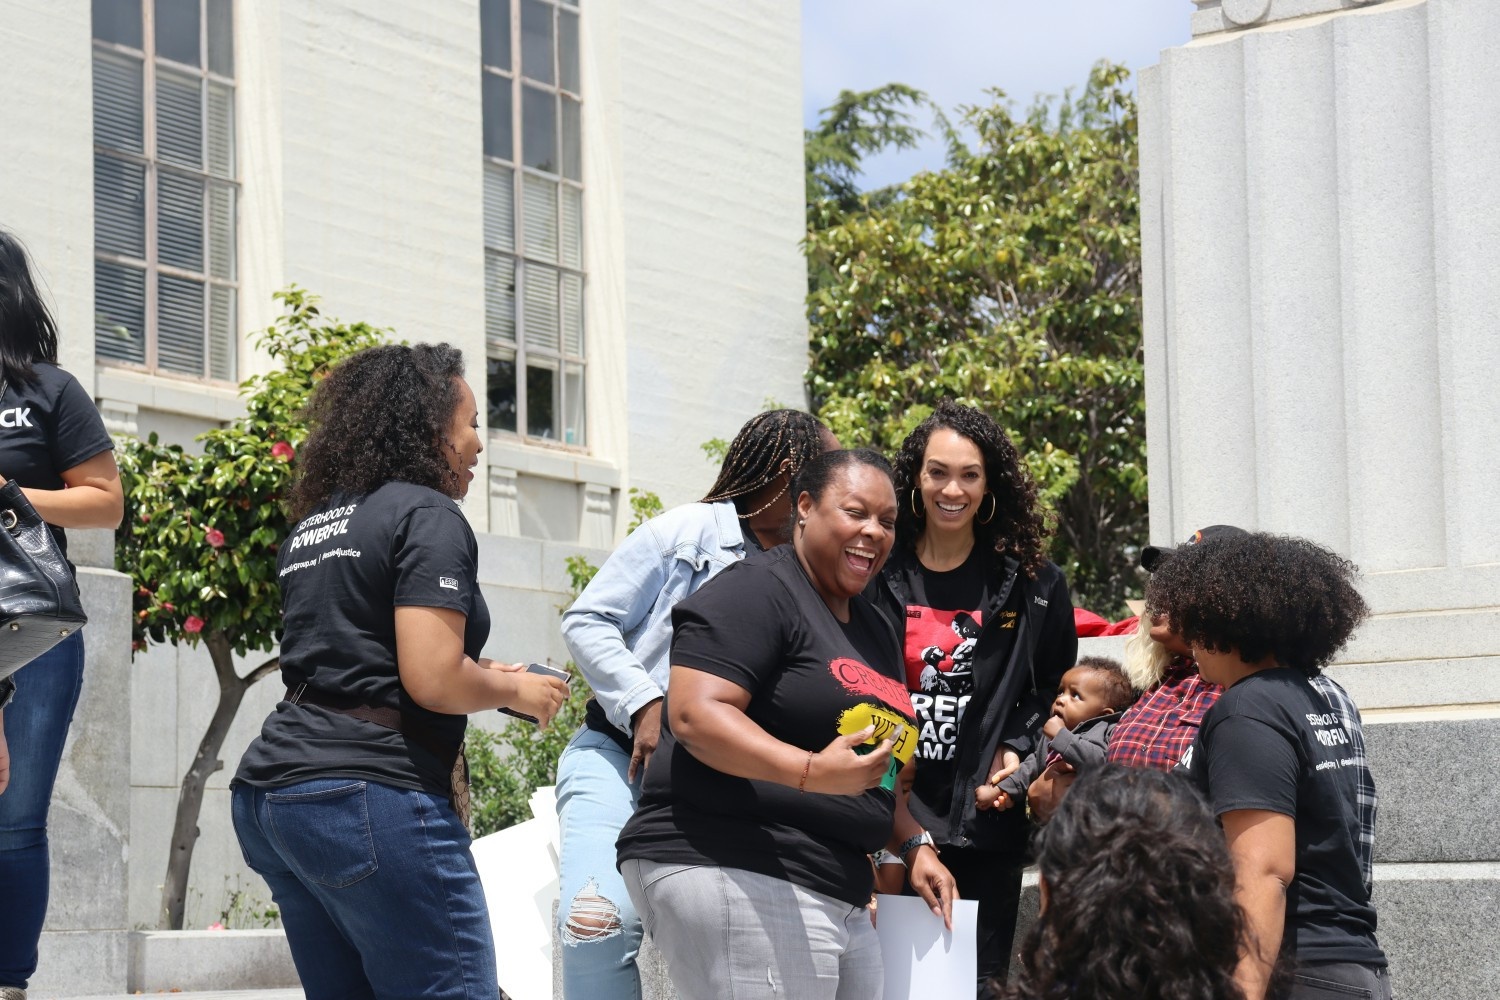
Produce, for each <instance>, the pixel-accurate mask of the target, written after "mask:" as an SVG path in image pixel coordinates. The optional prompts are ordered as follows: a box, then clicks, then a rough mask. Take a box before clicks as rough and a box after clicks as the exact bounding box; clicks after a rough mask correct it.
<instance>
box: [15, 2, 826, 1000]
mask: <svg viewBox="0 0 1500 1000" xmlns="http://www.w3.org/2000/svg"><path fill="white" fill-rule="evenodd" d="M799 30H800V29H799V9H798V4H797V3H796V2H795V0H742V2H736V3H728V2H720V0H709V2H702V3H693V4H680V3H669V2H666V0H629V2H625V0H577V2H572V0H422V2H421V3H409V2H401V0H92V3H90V2H87V0H45V2H43V0H0V93H4V94H5V95H6V100H4V101H3V102H0V135H4V136H5V140H4V144H5V150H6V155H5V156H3V157H0V226H3V227H5V228H7V229H9V230H11V231H13V232H15V233H16V234H17V235H19V236H20V237H21V238H22V240H23V241H25V242H26V244H27V245H28V247H29V249H30V251H31V253H32V256H33V260H34V262H35V265H36V267H37V268H38V270H39V271H40V273H41V276H42V278H43V280H44V282H45V286H46V288H47V289H48V292H49V294H50V297H51V300H52V304H53V306H54V309H55V314H56V318H57V320H58V323H59V328H60V330H61V353H62V357H61V359H60V360H61V361H62V364H63V366H64V367H65V368H67V369H68V370H69V371H71V372H73V373H74V374H75V375H76V376H77V377H78V378H79V380H80V381H81V382H82V383H83V384H84V385H85V387H87V388H90V389H91V390H92V392H93V394H94V396H95V398H96V399H97V401H98V403H99V406H100V409H101V412H102V413H103V414H104V417H105V419H106V422H107V424H108V425H109V426H110V428H111V430H112V431H113V432H115V433H120V434H146V433H149V432H152V431H155V432H157V433H159V434H160V435H161V436H162V437H163V438H165V439H167V440H169V441H178V442H181V443H184V444H187V443H188V442H189V441H190V440H191V439H192V437H193V436H194V435H195V434H197V433H199V432H201V431H203V430H206V429H207V428H209V427H211V426H215V425H216V424H220V423H222V422H224V421H226V420H229V419H232V418H233V417H234V416H235V415H236V414H237V413H238V412H240V404H239V401H238V397H237V393H236V384H237V382H238V381H239V380H240V379H242V378H244V377H245V376H246V375H248V374H250V373H253V372H256V371H260V370H263V369H264V368H265V367H266V365H267V364H268V360H267V359H266V358H265V357H264V356H262V355H260V354H258V353H257V352H256V350H255V347H254V333H255V332H256V331H258V330H260V329H263V328H265V327H266V326H268V325H270V323H271V322H272V321H273V319H274V318H275V316H276V314H277V305H276V303H275V302H274V301H273V299H272V293H273V292H275V291H276V290H278V289H281V288H285V287H287V286H288V285H291V284H296V285H299V286H301V287H303V288H305V289H307V290H309V291H311V292H313V293H315V294H317V295H319V296H321V297H322V300H323V308H324V312H325V313H326V314H328V315H331V316H336V317H338V318H341V319H344V320H348V321H355V320H362V321H365V322H369V323H371V324H374V325H377V326H381V327H388V328H390V329H391V330H392V331H393V334H394V336H396V337H399V338H401V339H404V340H408V341H412V342H421V341H438V340H443V341H447V342H449V343H452V344H454V345H455V346H458V347H459V348H461V349H462V350H463V351H464V353H465V356H466V358H467V359H468V376H469V380H470V382H471V384H472V385H473V386H474V388H475V390H476V393H477V394H479V395H480V396H481V397H482V398H483V399H484V400H486V403H487V405H482V406H481V410H482V414H481V419H482V420H483V421H484V423H485V430H486V432H487V436H486V447H485V452H484V453H483V455H481V457H480V461H481V463H482V467H481V468H480V469H478V470H476V481H475V482H476V489H475V491H474V492H472V493H471V494H470V498H469V500H468V502H467V507H466V512H467V514H468V515H469V517H470V519H471V520H472V522H473V523H474V526H475V528H476V530H477V531H478V532H479V533H480V545H481V567H480V568H481V577H482V582H483V583H484V586H485V592H486V595H487V597H488V599H489V602H490V607H491V610H492V612H493V613H494V617H495V627H494V629H493V632H492V637H491V641H490V645H489V648H488V649H487V653H489V654H491V655H494V656H497V657H508V658H510V659H519V658H522V657H526V658H531V659H546V658H551V659H554V660H561V659H563V658H565V656H566V651H565V649H564V648H563V646H562V644H561V640H560V637H559V636H558V634H557V628H556V621H557V613H556V608H555V605H556V604H557V603H558V601H560V600H561V599H562V595H563V594H564V593H565V591H566V589H567V585H566V582H565V575H564V569H563V560H564V558H565V557H566V556H567V555H569V554H572V553H575V552H579V551H585V552H590V553H592V554H593V556H594V558H595V559H596V560H597V558H599V557H600V556H601V555H602V551H603V550H605V549H608V548H609V547H610V546H611V545H612V544H613V543H614V541H615V540H616V539H617V538H618V537H619V535H620V534H621V532H622V531H623V529H624V525H625V524H626V523H627V522H628V520H629V509H628V490H629V489H630V488H631V487H637V488H640V489H644V490H651V491H654V492H656V493H658V494H659V495H660V496H661V498H662V499H663V500H664V501H665V502H667V503H668V504H669V505H670V504H674V503H681V502H685V501H689V500H693V499H696V498H697V497H698V496H699V495H701V493H702V492H703V490H705V489H706V488H707V486H708V483H709V482H710V480H711V479H712V475H713V472H714V470H713V468H712V467H711V465H710V464H709V462H708V461H707V460H706V459H705V457H704V454H703V452H702V451H701V449H700V448H699V445H700V444H701V443H702V442H704V441H706V440H708V439H710V438H715V437H723V438H727V437H730V436H732V434H733V433H734V431H735V430H736V429H737V428H738V427H739V425H740V424H741V423H742V422H743V421H744V420H745V419H747V418H748V417H749V416H750V415H751V414H752V413H754V412H755V411H757V410H758V409H760V408H761V406H762V405H763V403H764V401H765V400H766V399H768V398H771V399H776V400H780V401H782V403H784V404H786V405H798V404H799V403H800V402H801V400H802V399H803V398H804V397H803V388H802V373H803V370H804V368H805V365H806V350H807V346H806V345H807V340H806V326H805V320H804V315H803V304H802V299H803V296H804V294H805V289H806V272H805V267H804V264H803V259H802V256H801V252H800V249H799V247H798V242H799V240H800V239H801V237H802V234H803V231H804V215H803V160H802V128H801V71H800V38H799ZM481 484H487V486H488V489H487V490H479V489H478V488H477V487H478V486H479V485H481ZM76 550H77V557H78V560H79V563H80V579H81V582H82V586H83V588H84V590H85V595H86V598H87V599H88V600H89V601H90V603H91V609H92V617H93V623H92V624H91V626H90V635H89V640H90V651H89V657H90V670H89V674H88V679H87V682H86V686H85V693H84V701H83V703H82V705H81V706H80V710H79V718H78V722H77V723H76V724H75V732H74V737H73V741H72V744H71V745H70V750H69V757H68V760H67V761H66V762H65V766H64V774H63V777H62V779H61V780H60V782H59V792H58V796H59V797H58V803H59V805H58V806H57V807H55V809H54V817H53V832H54V854H55V857H56V859H57V860H56V861H55V865H54V866H55V867H57V868H59V869H61V870H62V871H61V873H60V875H59V879H58V882H57V885H56V888H55V894H54V904H53V909H52V913H51V917H50V919H49V926H48V931H47V935H46V939H45V941H44V946H43V967H42V970H41V972H40V973H39V975H38V978H37V980H36V982H35V985H36V986H37V988H38V990H40V991H46V992H50V993H53V994H63V995H66V994H67V993H69V992H104V991H106V990H110V989H117V988H119V987H121V986H123V985H124V980H125V968H126V966H127V965H128V946H127V935H126V932H127V931H128V930H129V929H130V928H134V927H141V926H152V925H154V924H155V922H156V906H157V902H158V899H157V897H158V894H159V889H158V887H159V885H160V882H161V877H162V874H163V872H164V871H165V866H166V849H167V837H168V832H169V830H170V823H171V816H172V812H173V809H174V808H175V803H176V796H177V786H178V783H179V782H180V781H181V778H182V775H183V773H184V771H185V769H186V767H187V764H188V762H189V760H190V759H191V758H192V756H193V754H194V753H195V752H196V749H197V746H196V744H197V740H198V738H199V736H200V735H201V732H202V728H203V726H204V725H205V724H206V721H207V718H208V714H209V712H210V711H211V706H212V702H213V698H214V697H215V690H214V685H213V682H212V674H211V671H210V670H209V668H208V664H207V660H206V655H200V654H199V653H198V652H195V651H193V650H189V649H183V650H181V651H177V650H173V649H171V648H161V649H153V650H151V651H149V652H148V653H146V654H143V655H142V656H140V657H138V658H137V659H136V660H135V662H134V663H133V664H132V663H131V661H130V656H129V651H128V642H129V640H128V621H127V620H126V617H125V616H126V615H127V614H128V608H129V594H128V588H127V587H126V585H125V583H124V577H122V576H120V575H119V574H116V573H114V572H113V571H112V568H111V567H112V562H111V557H110V553H109V547H108V539H107V538H106V537H103V536H102V534H101V535H100V536H99V537H95V538H92V539H90V538H87V537H80V538H79V540H78V543H77V545H76ZM249 665H253V664H247V666H249ZM279 693H280V692H279V688H276V686H275V684H274V680H273V681H271V682H268V683H266V684H265V685H262V689H261V690H259V691H257V692H253V693H252V695H251V697H250V698H249V699H247V702H246V704H245V706H244V708H243V709H242V712H241V717H240V719H239V721H238V723H237V725H236V727H235V729H234V731H233V733H232V734H231V737H230V740H229V742H228V744H227V745H226V747H225V749H224V752H223V754H222V757H223V759H224V761H225V764H226V768H225V770H224V771H221V772H220V773H219V774H218V775H216V776H215V779H214V780H213V781H212V782H211V784H210V792H209V795H208V797H207V799H206V801H205V804H204V810H203V820H202V824H201V827H202V831H203V836H202V838H201V840H200V842H199V846H198V849H197V854H196V857H195V862H194V871H195V877H194V891H193V893H192V894H191V898H190V902H189V911H188V925H189V926H200V927H201V926H205V925H206V924H207V923H209V922H211V921H212V920H214V919H216V918H217V916H218V914H219V913H220V911H221V910H222V908H223V907H224V906H225V905H227V900H228V898H229V895H230V893H231V892H232V891H233V890H234V889H235V888H240V889H246V890H250V891H252V892H253V893H254V892H258V893H260V894H261V895H262V896H263V897H265V896H268V893H266V892H265V890H264V887H263V886H260V885H259V883H258V880H256V879H254V877H253V876H251V875H249V874H248V872H246V870H245V869H244V868H243V866H242V865H241V863H240V861H239V858H238V849H237V847H236V846H235V845H234V843H233V837H232V834H231V833H230V831H229V829H228V807H227V775H228V774H229V773H231V772H232V771H233V767H234V763H235V761H236V760H237V759H238V756H239V753H240V751H241V749H242V748H243V746H244V745H245V743H246V742H248V740H249V739H250V738H251V737H252V735H253V733H254V732H255V731H256V729H257V728H258V725H259V720H260V719H261V718H262V717H263V715H264V713H265V711H266V710H267V708H268V707H269V705H271V704H273V703H274V702H275V700H276V699H277V697H279ZM125 706H130V710H129V711H126V710H125ZM127 775H128V780H126V776H127ZM127 889H128V891H127Z"/></svg>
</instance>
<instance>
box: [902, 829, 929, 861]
mask: <svg viewBox="0 0 1500 1000" xmlns="http://www.w3.org/2000/svg"><path fill="white" fill-rule="evenodd" d="M923 844H926V845H927V846H928V847H930V848H932V849H933V850H934V851H935V850H937V844H936V843H934V842H933V839H932V834H931V833H930V832H929V831H927V830H923V831H922V832H921V833H919V834H917V835H916V836H913V837H907V838H906V839H905V840H903V841H901V849H900V851H899V852H898V853H899V854H900V855H901V860H902V861H905V860H906V856H907V855H908V854H910V853H911V852H912V851H915V850H916V849H917V848H919V847H921V846H922V845H923Z"/></svg>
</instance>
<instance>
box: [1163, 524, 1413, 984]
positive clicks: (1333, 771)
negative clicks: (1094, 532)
mask: <svg viewBox="0 0 1500 1000" xmlns="http://www.w3.org/2000/svg"><path fill="white" fill-rule="evenodd" d="M1355 572H1356V570H1355V567H1354V565H1353V564H1352V563H1350V562H1348V561H1347V560H1345V559H1342V558H1340V557H1339V556H1337V555H1335V554H1334V553H1333V552H1330V551H1329V550H1328V549H1325V548H1323V547H1322V546H1319V545H1316V544H1314V543H1313V542H1310V541H1307V540H1306V539H1301V538H1290V537H1286V536H1281V535H1271V534H1265V533H1259V532H1256V533H1247V534H1243V535H1233V536H1229V537H1225V538H1221V539H1216V540H1213V541H1208V540H1205V541H1204V542H1202V543H1201V544H1198V545H1191V546H1184V547H1183V548H1181V549H1178V550H1177V551H1176V552H1175V553H1174V554H1173V556H1172V558H1171V559H1168V560H1166V561H1165V562H1164V563H1163V564H1162V565H1161V566H1160V568H1158V569H1157V571H1156V573H1155V575H1153V576H1152V578H1151V582H1150V584H1149V585H1148V586H1147V589H1146V603H1147V610H1148V613H1150V614H1159V615H1162V616H1164V617H1165V618H1166V620H1167V624H1168V625H1169V626H1170V627H1171V629H1172V631H1173V632H1175V633H1176V634H1177V635H1179V636H1180V637H1181V638H1182V641H1184V642H1185V643H1187V644H1188V647H1189V648H1190V649H1191V651H1192V655H1193V658H1194V660H1196V661H1197V663H1198V669H1199V670H1200V671H1201V672H1202V674H1203V677H1204V678H1205V679H1206V680H1208V681H1211V682H1213V683H1215V684H1219V685H1221V686H1222V687H1223V688H1224V693H1223V695H1221V696H1220V698H1219V700H1218V702H1217V703H1216V704H1215V705H1214V706H1213V707H1212V708H1210V709H1209V710H1208V713H1207V714H1206V715H1205V716H1204V717H1203V724H1202V727H1201V728H1200V730H1199V733H1198V737H1197V739H1196V740H1195V741H1194V743H1193V745H1192V747H1191V748H1190V749H1189V751H1188V753H1187V754H1186V755H1185V756H1184V757H1183V758H1182V761H1181V763H1179V765H1178V770H1179V771H1181V772H1185V773H1187V774H1188V775H1189V776H1190V777H1191V778H1192V779H1193V780H1194V781H1195V782H1196V783H1197V785H1198V787H1199V788H1200V789H1201V790H1202V791H1203V793H1204V794H1205V796H1206V797H1207V798H1208V800H1209V803H1210V805H1211V806H1212V808H1213V811H1214V814H1215V815H1216V816H1218V817H1219V822H1220V823H1221V824H1222V826H1223V828H1224V836H1225V839H1226V840H1227V842H1228V845H1229V854H1230V857H1231V858H1232V859H1233V861H1234V869H1235V876H1236V891H1235V895H1236V899H1237V901H1238V903H1239V905H1240V907H1241V909H1243V910H1244V912H1245V917H1246V922H1247V925H1248V927H1247V930H1248V934H1247V937H1246V942H1245V945H1244V947H1243V948H1242V950H1241V952H1240V959H1239V966H1238V969H1237V970H1236V974H1235V978H1236V980H1237V981H1238V982H1239V984H1240V987H1241V989H1242V990H1243V991H1244V994H1245V997H1246V1000H1262V998H1264V997H1265V996H1267V994H1268V990H1269V983H1270V979H1271V973H1272V970H1273V969H1275V968H1276V966H1277V963H1278V961H1280V962H1283V963H1285V964H1286V965H1287V966H1288V967H1289V970H1290V972H1291V974H1292V980H1293V983H1292V986H1291V989H1290V992H1289V993H1287V994H1286V995H1287V996H1289V997H1291V998H1293V1000H1311V998H1314V997H1322V996H1327V995H1331V994H1334V993H1337V994H1339V995H1349V996H1363V997H1372V998H1377V1000H1379V998H1389V997H1390V996H1391V983H1390V978H1389V976H1388V975H1387V971H1386V957H1385V953H1384V952H1383V951H1382V950H1381V948H1380V945H1379V944H1378V943H1377V942H1376V940H1375V908H1374V907H1373V906H1372V905H1371V903H1370V891H1369V886H1368V883H1367V882H1366V880H1365V879H1364V875H1363V868H1362V861H1361V858H1362V846H1361V838H1362V829H1361V825H1362V816H1361V809H1360V805H1359V797H1360V782H1361V779H1362V777H1364V776H1367V774H1366V772H1364V769H1363V768H1362V766H1361V759H1360V758H1361V755H1360V754H1359V753H1358V752H1357V748H1356V747H1355V746H1354V743H1353V740H1352V739H1351V734H1350V732H1349V730H1348V729H1347V728H1346V726H1345V724H1344V722H1343V720H1342V718H1341V716H1340V714H1339V713H1338V712H1336V711H1335V710H1334V708H1333V707H1332V706H1331V705H1330V703H1329V701H1328V700H1327V699H1326V698H1325V697H1324V696H1323V695H1322V694H1320V693H1319V691H1318V690H1317V689H1316V688H1315V687H1314V686H1313V684H1312V682H1311V681H1312V679H1313V678H1315V677H1317V676H1318V674H1319V673H1320V672H1321V670H1322V668H1323V666H1324V665H1325V664H1327V663H1328V662H1329V661H1330V660H1331V659H1333V656H1334V654H1335V653H1337V652H1338V651H1339V650H1340V649H1341V648H1343V646H1344V644H1345V643H1346V642H1347V641H1348V639H1349V636H1350V635H1351V634H1352V633H1353V632H1354V629H1355V628H1356V627H1357V626H1358V625H1359V623H1360V622H1361V621H1362V620H1363V619H1364V617H1365V615H1366V614H1367V610H1368V609H1367V608H1366V606H1365V602H1364V599H1363V598H1362V597H1360V594H1359V591H1358V590H1356V589H1355V586H1354V577H1355Z"/></svg>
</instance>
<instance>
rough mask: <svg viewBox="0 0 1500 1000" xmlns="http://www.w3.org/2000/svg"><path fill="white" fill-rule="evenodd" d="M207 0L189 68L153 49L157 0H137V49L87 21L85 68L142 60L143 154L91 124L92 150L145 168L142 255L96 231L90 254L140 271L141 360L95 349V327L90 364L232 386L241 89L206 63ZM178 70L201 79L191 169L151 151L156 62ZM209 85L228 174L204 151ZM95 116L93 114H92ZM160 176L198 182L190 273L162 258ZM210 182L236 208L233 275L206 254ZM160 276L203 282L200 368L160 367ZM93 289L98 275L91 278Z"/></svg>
mask: <svg viewBox="0 0 1500 1000" xmlns="http://www.w3.org/2000/svg"><path fill="white" fill-rule="evenodd" d="M209 3H210V0H197V4H198V56H199V61H200V62H201V63H202V65H201V66H191V65H188V64H186V63H181V62H178V61H176V60H174V59H170V58H168V57H166V56H159V55H157V53H156V3H155V0H141V4H140V13H141V48H140V49H133V48H131V47H130V46H128V45H124V44H122V43H120V42H115V41H109V40H105V39H102V38H99V37H97V36H94V35H93V28H92V26H91V27H90V36H91V41H92V48H91V50H90V52H91V56H90V72H91V73H92V72H93V71H94V70H93V68H94V59H95V57H96V56H97V54H98V53H100V52H103V53H106V54H109V55H113V56H115V57H117V58H121V59H126V60H130V61H136V62H139V63H140V64H141V149H142V152H139V153H137V152H134V151H131V150H125V149H118V148H116V147H114V146H107V145H103V144H101V143H100V142H99V141H98V137H97V129H96V128H93V127H92V126H91V129H92V131H93V133H94V135H93V139H94V141H93V152H94V157H95V160H96V161H97V159H98V158H99V157H101V156H102V157H105V158H107V159H111V160H115V161H116V162H123V163H130V164H133V165H135V166H139V167H141V168H142V169H143V171H144V175H143V176H144V181H143V183H144V200H145V205H144V211H143V216H144V229H143V233H144V237H143V238H144V253H143V254H142V255H141V257H139V258H134V257H130V256H129V255H126V254H121V253H118V252H114V251H110V250H104V249H101V248H100V246H99V241H98V236H97V234H95V236H94V241H93V242H94V246H93V258H94V261H95V262H96V263H99V262H103V263H106V264H113V265H116V266H118V267H125V268H130V269H132V270H135V271H142V270H144V272H145V294H144V298H143V313H142V336H143V337H144V339H145V345H144V351H143V354H144V361H142V362H136V361H128V360H124V359H121V358H112V357H105V356H103V355H101V354H100V353H99V349H98V344H97V336H98V331H97V325H96V328H95V337H96V342H95V348H94V362H95V364H98V365H107V366H110V367H117V368H123V369H127V370H130V371H138V372H145V373H147V374H149V375H152V376H160V377H166V378H176V379H187V380H190V381H194V382H207V383H212V384H216V385H237V384H238V378H239V361H240V357H239V355H240V253H239V236H240V203H241V193H242V183H241V180H240V157H239V87H238V84H237V77H234V76H225V75H224V74H222V73H218V72H216V71H214V70H213V69H212V68H211V66H210V65H209V62H210V59H209V55H210V54H209V41H208V33H209ZM237 6H238V4H237V3H231V4H230V5H229V23H230V47H231V51H234V49H235V36H236V32H235V31H234V13H235V9H236V8H237ZM159 65H160V66H161V67H162V68H165V69H167V70H170V71H171V72H174V73H179V74H182V75H184V76H191V77H194V78H195V79H196V80H197V82H198V85H199V118H198V126H199V129H200V132H199V135H200V139H201V142H202V144H203V145H202V156H201V159H200V164H201V166H200V167H199V168H198V169H197V170H194V169H192V168H189V167H184V166H181V165H179V164H175V163H171V162H167V161H163V160H162V158H161V156H160V154H159V151H158V149H157V110H156V104H157V70H158V66H159ZM234 68H235V70H236V72H238V69H239V64H238V60H235V67H234ZM214 84H218V85H219V86H221V87H224V88H226V89H227V90H228V92H229V100H230V113H229V116H230V138H229V155H230V162H231V165H232V169H231V171H230V174H231V176H228V177H224V176H220V175H218V174H216V173H214V171H213V167H212V164H211V163H210V150H209V146H208V143H209V113H210V112H209V103H210V100H211V88H212V86H213V85H214ZM96 114H97V112H96ZM163 174H166V175H167V176H169V177H183V178H188V179H191V180H194V181H197V182H198V183H200V184H201V185H202V190H203V210H202V218H201V223H202V229H201V232H202V236H203V270H202V271H192V270H189V269H187V268H183V267H180V266H178V265H175V264H169V263H164V262H163V261H162V260H161V253H160V247H159V245H158V243H159V240H158V237H159V235H160V208H159V201H160V184H159V180H160V177H161V176H162V175H163ZM95 183H96V184H97V183H98V170H97V166H96V167H95ZM215 186H219V187H225V188H228V189H229V190H230V191H231V192H232V193H233V196H234V208H233V212H232V213H231V226H232V229H233V236H232V239H231V241H230V261H231V266H230V269H229V270H230V272H231V273H232V274H233V277H232V278H219V277H216V276H215V275H214V274H213V271H214V269H215V268H214V265H213V262H212V259H211V256H210V255H211V252H212V251H211V243H212V240H211V231H212V214H211V213H212V211H213V197H212V191H213V190H214V188H215ZM93 197H94V199H95V201H94V205H95V209H96V211H97V205H98V201H97V198H98V196H97V193H95V194H94V195H93ZM160 276H166V277H169V278H177V279H179V280H184V281H192V282H195V283H198V284H201V285H202V286H203V326H202V330H203V358H202V361H203V364H202V368H201V369H200V371H199V373H198V374H196V375H195V374H191V373H188V372H181V371H175V370H172V369H169V368H163V367H162V366H161V365H160V349H159V338H160V329H159V325H160V290H159V285H160V282H159V280H158V279H159V277H160ZM215 287H217V288H221V289H225V290H227V291H228V292H229V293H230V295H231V296H232V298H231V302H232V307H231V309H230V324H231V329H230V331H229V344H228V345H227V346H228V349H229V353H230V357H229V377H228V378H227V379H225V378H216V377H214V375H213V374H212V373H213V348H214V344H213V289H214V288H215ZM95 294H96V295H97V279H96V284H95Z"/></svg>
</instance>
